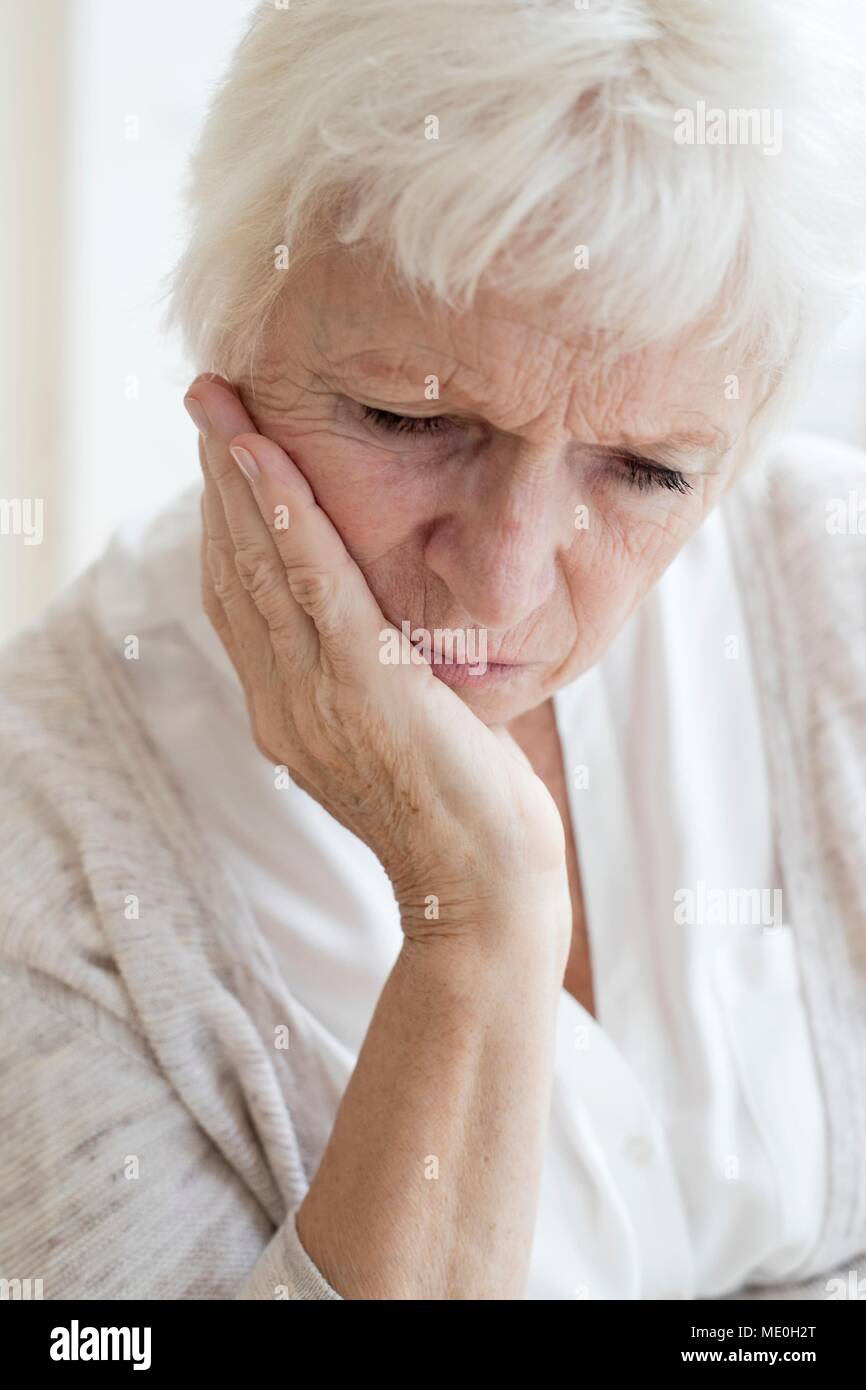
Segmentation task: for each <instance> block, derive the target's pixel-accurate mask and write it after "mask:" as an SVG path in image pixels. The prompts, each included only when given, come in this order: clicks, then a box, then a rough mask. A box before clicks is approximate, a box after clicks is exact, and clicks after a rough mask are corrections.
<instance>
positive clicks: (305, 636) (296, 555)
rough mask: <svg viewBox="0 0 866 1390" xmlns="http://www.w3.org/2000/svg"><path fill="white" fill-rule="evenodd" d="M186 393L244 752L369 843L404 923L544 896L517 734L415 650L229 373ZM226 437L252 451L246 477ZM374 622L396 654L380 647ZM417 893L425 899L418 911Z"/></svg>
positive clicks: (537, 797)
mask: <svg viewBox="0 0 866 1390" xmlns="http://www.w3.org/2000/svg"><path fill="white" fill-rule="evenodd" d="M190 404H192V407H193V409H192V410H191V411H190V413H191V414H192V415H193V419H194V420H195V422H196V424H197V425H198V426H199V429H200V431H201V437H200V440H199V456H200V459H201V464H202V471H203V473H204V483H205V486H204V493H203V498H202V519H203V543H202V562H203V564H202V570H203V590H202V592H203V602H204V607H205V610H206V612H207V614H208V616H209V618H210V620H211V622H212V623H213V625H214V627H215V628H216V631H217V633H218V634H219V636H220V638H221V640H222V642H223V644H224V646H225V648H226V650H227V652H228V654H229V657H230V658H231V660H232V663H233V665H234V667H235V670H236V671H237V674H238V676H239V678H240V680H241V682H242V685H243V688H244V691H245V693H246V700H247V708H248V711H249V717H250V722H251V725H252V733H253V738H254V740H255V743H256V746H257V747H258V749H259V750H260V751H261V752H262V753H263V754H264V756H265V757H267V758H268V759H269V760H270V761H271V762H273V763H274V764H277V765H284V766H285V767H286V768H287V769H288V771H289V773H290V774H291V776H292V779H293V780H294V781H295V782H296V783H297V784H298V785H299V786H300V787H302V788H303V789H304V791H306V792H308V793H309V794H310V795H311V796H313V797H314V798H315V799H316V800H317V801H318V802H320V804H321V805H322V806H324V807H325V808H326V809H327V810H328V811H330V813H331V814H332V815H333V816H335V817H336V819H337V820H339V821H340V822H341V823H342V824H343V825H345V826H347V827H348V829H350V830H351V831H353V832H354V834H356V835H358V836H359V837H360V838H361V839H362V840H363V841H364V842H365V843H366V844H367V845H369V847H370V849H372V851H373V852H374V854H376V856H377V857H378V858H379V860H380V861H381V863H382V865H383V866H384V868H385V870H386V872H387V874H388V875H389V877H390V878H391V880H392V883H393V886H394V890H395V894H396V896H397V899H398V902H399V903H400V905H401V908H402V909H403V916H404V928H405V929H406V930H407V933H408V934H410V935H424V934H428V933H429V932H431V931H437V930H440V929H444V930H446V931H447V930H449V929H451V928H453V927H454V926H455V925H458V926H459V925H460V924H461V923H465V924H471V922H472V920H473V919H474V914H475V913H477V912H478V911H479V910H480V906H481V904H489V903H490V902H496V901H502V900H503V899H504V898H506V897H507V895H508V894H509V893H511V892H513V891H514V890H515V888H516V887H520V888H522V889H525V888H526V887H527V885H529V886H530V887H531V889H532V892H533V893H538V892H543V893H545V894H547V893H548V892H550V893H552V894H554V895H555V897H556V899H557V901H559V899H560V898H561V897H562V890H563V885H566V876H565V867H564V866H565V860H564V831H563V826H562V821H561V818H560V815H559V812H558V810H557V808H556V805H555V803H554V801H553V799H552V797H551V796H550V794H549V792H548V791H547V788H546V787H545V786H544V783H543V782H542V781H541V780H540V778H538V777H537V776H536V774H535V773H534V772H533V770H532V768H531V766H530V764H529V762H528V760H527V759H526V758H525V756H524V754H523V753H522V752H521V750H520V749H519V748H518V746H517V744H516V743H515V742H514V740H513V739H512V738H511V737H510V735H509V734H508V733H507V732H506V730H505V729H491V728H488V727H487V726H486V725H485V724H483V723H482V721H481V720H479V719H478V718H477V717H476V716H475V715H474V714H473V713H472V711H471V710H470V709H469V708H468V707H467V706H466V705H465V704H464V703H463V702H462V700H460V699H459V697H458V696H457V695H455V694H454V692H453V691H452V690H450V689H449V688H448V687H447V686H446V685H444V684H443V683H442V682H441V681H439V680H437V679H436V677H435V676H434V675H433V673H432V671H431V669H430V667H429V666H428V665H427V664H426V663H425V662H423V661H422V662H421V663H420V664H418V663H419V657H418V654H417V653H415V652H414V651H413V649H412V647H411V645H410V643H409V642H408V641H407V639H406V638H405V637H404V636H403V635H402V634H401V633H398V632H397V630H396V629H395V628H393V626H392V624H390V623H389V622H387V621H386V619H385V618H384V616H383V614H382V612H381V610H380V609H379V606H378V604H377V603H376V600H375V599H374V597H373V595H372V593H371V591H370V589H369V587H368V585H367V582H366V580H365V578H364V576H363V574H362V572H361V570H360V569H359V568H358V566H357V564H356V563H355V561H354V560H353V559H352V557H351V556H350V555H349V553H348V551H347V550H346V547H345V545H344V544H343V541H342V539H341V537H340V535H339V533H338V531H337V530H336V528H335V526H334V525H333V523H332V522H331V520H330V519H329V517H328V516H327V515H326V514H325V512H324V511H323V510H322V509H321V508H320V507H319V506H318V505H317V503H316V499H315V496H314V495H313V491H312V488H311V487H310V485H309V483H308V482H307V480H306V478H305V477H304V475H303V474H302V473H301V471H300V469H299V468H298V467H297V465H296V464H295V463H293V462H292V460H291V459H290V458H289V457H288V455H287V454H286V453H285V452H284V451H283V450H282V449H281V448H280V447H279V446H278V445H277V444H276V443H275V442H274V441H273V440H270V439H268V438H266V437H264V436H263V435H261V434H258V433H257V432H256V429H255V427H254V425H253V423H252V421H251V420H250V418H249V416H248V415H247V413H246V411H245V410H244V407H243V404H242V402H241V401H240V399H239V397H238V396H237V394H236V392H235V391H234V390H233V389H232V388H231V386H230V385H229V383H228V382H226V381H224V379H222V378H218V377H207V376H204V377H199V378H197V379H196V381H195V382H194V383H193V386H192V387H191V388H190V393H189V394H188V396H187V406H188V408H189V406H190ZM199 412H201V415H199ZM229 446H232V447H233V448H234V449H235V450H236V451H237V450H244V451H246V454H245V455H244V454H240V455H239V457H240V458H242V459H245V462H246V463H247V466H248V467H249V462H250V459H252V460H253V461H254V462H253V465H252V468H250V472H251V473H252V474H253V475H254V476H253V478H252V480H248V478H247V476H245V474H244V472H242V471H241V468H240V467H239V466H238V463H237V462H236V461H235V457H233V455H232V453H230V452H229ZM385 631H393V632H394V633H396V637H397V638H398V639H399V642H400V644H401V652H402V657H401V664H398V665H386V664H383V663H382V662H381V660H380V651H381V650H382V640H381V634H382V633H383V632H385ZM428 895H435V896H436V898H437V899H438V903H439V909H438V911H439V917H438V919H435V920H429V921H428V919H427V916H426V915H425V911H424V907H425V901H426V899H427V897H428ZM565 898H566V899H567V886H566V888H565ZM528 900H529V901H532V896H531V895H530V897H529V899H528ZM562 911H563V915H565V903H564V900H563V903H562ZM557 916H558V913H557Z"/></svg>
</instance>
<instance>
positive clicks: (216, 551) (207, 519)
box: [198, 435, 273, 689]
mask: <svg viewBox="0 0 866 1390" xmlns="http://www.w3.org/2000/svg"><path fill="white" fill-rule="evenodd" d="M198 450H199V462H200V463H201V469H202V476H203V479H204V488H203V491H202V498H201V513H202V601H203V605H204V608H205V612H206V613H207V615H208V617H209V618H210V620H211V622H212V623H213V625H214V627H215V628H216V630H217V633H218V635H219V637H220V638H221V640H222V641H223V644H224V645H225V647H226V650H227V652H228V654H229V657H230V658H231V661H232V664H233V665H234V668H235V670H236V671H237V673H238V676H239V678H240V680H241V683H242V684H243V686H244V688H245V689H246V688H247V683H248V682H251V681H254V680H255V679H256V678H257V677H258V676H261V675H266V674H268V673H269V671H270V669H271V666H272V664H273V652H272V650H271V642H270V630H269V628H268V624H267V622H266V620H265V618H264V617H263V615H262V614H261V613H260V612H259V610H258V609H257V608H256V605H255V603H254V601H253V598H252V596H251V594H250V593H249V591H248V590H247V589H246V588H245V587H244V585H243V583H242V581H241V578H240V575H239V574H238V572H237V568H236V566H235V560H234V555H235V551H234V542H233V540H232V537H231V533H230V531H229V528H228V523H227V521H226V517H225V512H224V510H223V505H222V500H221V498H220V495H219V491H218V489H217V486H216V484H215V482H214V481H213V479H212V477H211V476H210V470H209V468H208V465H207V455H206V453H205V448H204V441H203V439H202V437H201V435H199V440H198Z"/></svg>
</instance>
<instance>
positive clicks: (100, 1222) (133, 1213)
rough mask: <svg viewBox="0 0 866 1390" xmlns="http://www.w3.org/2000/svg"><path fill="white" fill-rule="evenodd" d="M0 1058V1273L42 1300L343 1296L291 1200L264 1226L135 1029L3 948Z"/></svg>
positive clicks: (261, 1214)
mask: <svg viewBox="0 0 866 1390" xmlns="http://www.w3.org/2000/svg"><path fill="white" fill-rule="evenodd" d="M45 994H47V996H48V997H44V996H45ZM0 1059H2V1064H0V1117H2V1124H0V1208H2V1210H3V1213H4V1215H3V1220H2V1222H0V1277H2V1278H5V1279H8V1280H15V1279H20V1280H21V1281H22V1283H23V1281H25V1280H30V1281H31V1285H30V1287H31V1289H38V1290H39V1291H40V1295H41V1297H43V1298H45V1299H63V1298H75V1299H79V1298H81V1299H136V1298H141V1299H226V1298H228V1299H230V1298H236V1297H238V1298H247V1299H250V1298H252V1299H258V1298H271V1299H282V1298H285V1299H306V1298H330V1299H337V1298H339V1297H340V1295H339V1294H338V1293H336V1292H335V1291H334V1290H333V1289H332V1288H331V1287H330V1285H329V1284H328V1283H327V1281H326V1280H325V1279H324V1278H323V1276H322V1275H321V1274H320V1273H319V1271H318V1270H317V1269H316V1267H315V1265H314V1264H313V1263H312V1261H311V1260H310V1258H309V1257H308V1255H307V1254H306V1251H305V1250H304V1249H303V1247H302V1246H301V1244H300V1241H299V1240H298V1238H297V1233H296V1231H295V1227H294V1212H291V1213H290V1214H289V1216H288V1217H287V1218H286V1219H285V1221H284V1222H283V1223H282V1225H281V1226H280V1227H279V1229H278V1230H277V1231H276V1233H274V1229H273V1223H272V1221H271V1220H270V1218H269V1217H268V1215H267V1214H266V1213H265V1212H264V1210H263V1209H262V1206H261V1204H260V1203H259V1202H258V1201H257V1200H256V1199H255V1197H254V1196H253V1195H252V1194H251V1193H250V1191H249V1190H248V1188H247V1187H246V1185H245V1184H244V1183H243V1181H242V1180H241V1179H240V1178H239V1177H238V1175H237V1173H236V1172H235V1171H234V1170H233V1169H232V1167H231V1166H230V1165H229V1164H228V1163H227V1162H226V1160H225V1158H224V1157H223V1155H222V1154H221V1153H220V1152H219V1150H218V1148H217V1147H216V1145H215V1144H214V1143H213V1141H212V1140H211V1139H210V1138H208V1136H207V1135H206V1134H205V1133H204V1131H203V1130H202V1129H201V1127H200V1126H199V1125H198V1124H197V1123H196V1122H195V1120H194V1119H193V1117H192V1116H191V1114H190V1113H189V1111H188V1110H187V1108H186V1106H185V1105H184V1104H183V1102H182V1100H181V1099H180V1098H179V1097H178V1095H177V1094H176V1092H175V1091H174V1090H173V1089H172V1087H171V1086H170V1085H169V1084H168V1083H167V1082H166V1080H165V1079H164V1078H163V1077H162V1076H161V1075H160V1073H159V1071H158V1069H157V1068H156V1067H155V1066H154V1065H153V1064H152V1062H151V1061H150V1060H149V1059H148V1057H147V1056H146V1054H145V1052H144V1050H143V1048H142V1046H141V1043H140V1041H138V1040H136V1039H135V1038H134V1035H132V1034H130V1035H129V1038H128V1039H124V1038H123V1036H122V1035H121V1033H120V1031H119V1026H118V1025H117V1023H116V1021H115V1020H112V1019H111V1018H110V1017H106V1018H104V1019H102V1021H100V1016H99V1014H98V1013H96V1012H94V1010H93V1008H92V1006H91V1005H90V1004H89V1002H88V1001H87V1000H86V999H84V998H82V997H76V996H75V995H74V994H73V993H72V992H71V991H69V990H68V989H66V988H64V987H63V986H62V985H59V984H58V983H57V982H56V981H47V980H41V981H40V980H38V979H34V978H33V976H32V972H30V971H26V970H22V969H21V967H20V966H19V965H17V964H14V963H13V964H9V963H7V962H2V963H0ZM35 1281H39V1282H38V1283H36V1282H35Z"/></svg>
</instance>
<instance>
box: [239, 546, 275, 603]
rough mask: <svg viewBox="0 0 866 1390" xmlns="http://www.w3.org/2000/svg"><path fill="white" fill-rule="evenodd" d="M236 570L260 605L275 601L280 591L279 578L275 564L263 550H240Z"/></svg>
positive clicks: (245, 586) (254, 599)
mask: <svg viewBox="0 0 866 1390" xmlns="http://www.w3.org/2000/svg"><path fill="white" fill-rule="evenodd" d="M235 570H236V572H237V574H238V577H239V578H240V581H241V583H242V584H243V586H244V588H245V589H246V590H247V592H248V593H249V594H250V595H251V597H252V599H253V601H254V602H255V603H256V605H257V606H258V607H262V606H264V607H267V606H269V604H272V603H273V600H274V598H276V597H277V595H278V593H279V580H278V576H277V574H276V572H275V569H274V565H273V563H272V561H270V560H269V559H268V557H267V555H265V554H264V553H263V552H262V551H261V550H257V549H253V548H250V549H246V550H238V551H237V553H236V554H235Z"/></svg>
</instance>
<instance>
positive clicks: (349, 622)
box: [231, 432, 387, 659]
mask: <svg viewBox="0 0 866 1390" xmlns="http://www.w3.org/2000/svg"><path fill="white" fill-rule="evenodd" d="M231 451H232V454H233V456H234V457H235V458H236V460H237V462H238V464H239V465H240V466H241V467H243V468H244V469H245V470H246V471H247V473H248V475H249V477H250V487H251V490H252V495H253V496H254V498H255V500H256V502H257V503H258V508H259V511H260V514H261V516H262V518H263V519H264V521H265V522H266V523H267V525H268V527H269V530H270V532H271V535H272V536H273V538H274V542H275V545H276V549H277V551H278V553H279V555H280V558H281V560H282V563H283V566H284V569H285V574H286V578H287V579H288V583H289V588H290V589H291V591H292V593H293V595H294V596H295V598H296V599H297V601H298V603H299V604H300V605H301V607H302V608H303V609H304V611H305V612H306V613H308V614H309V615H310V617H311V618H312V620H313V622H314V623H315V625H316V629H317V631H318V633H319V636H320V637H321V639H322V643H323V646H325V647H327V648H329V649H330V650H331V651H332V653H341V654H345V653H346V652H347V651H353V652H354V653H355V654H356V656H357V655H359V654H360V655H361V656H362V657H363V656H364V655H366V656H367V657H368V658H370V659H374V658H375V656H376V655H377V654H378V651H379V645H380V644H379V640H378V639H379V634H380V633H381V631H382V629H383V628H384V627H385V626H387V624H386V623H385V619H384V617H383V615H382V611H381V609H380V608H379V605H378V603H377V602H376V600H375V598H374V597H373V594H372V593H371V591H370V588H369V586H368V584H367V581H366V579H365V578H364V575H363V573H362V572H361V570H360V568H359V567H358V565H357V564H356V562H355V561H354V560H353V559H352V557H351V555H350V554H349V552H348V550H347V549H346V546H345V544H344V542H343V539H342V537H341V535H340V533H339V531H338V530H337V528H336V526H335V525H334V523H333V522H332V521H331V519H330V517H329V516H328V515H327V513H326V512H325V511H324V510H323V509H322V508H321V507H320V506H319V505H318V503H317V502H316V498H315V495H314V493H313V490H312V488H311V487H310V484H309V482H308V481H307V479H306V478H305V477H304V475H303V473H302V472H301V471H300V469H299V468H298V467H297V465H296V464H295V463H294V461H293V460H292V459H291V458H289V456H288V454H287V453H286V452H285V450H284V449H281V448H280V446H279V445H278V444H277V443H276V442H275V441H274V440H272V439H268V438H266V437H265V436H264V435H261V434H257V433H255V432H242V433H239V434H237V435H235V436H234V437H233V439H232V440H231Z"/></svg>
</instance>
